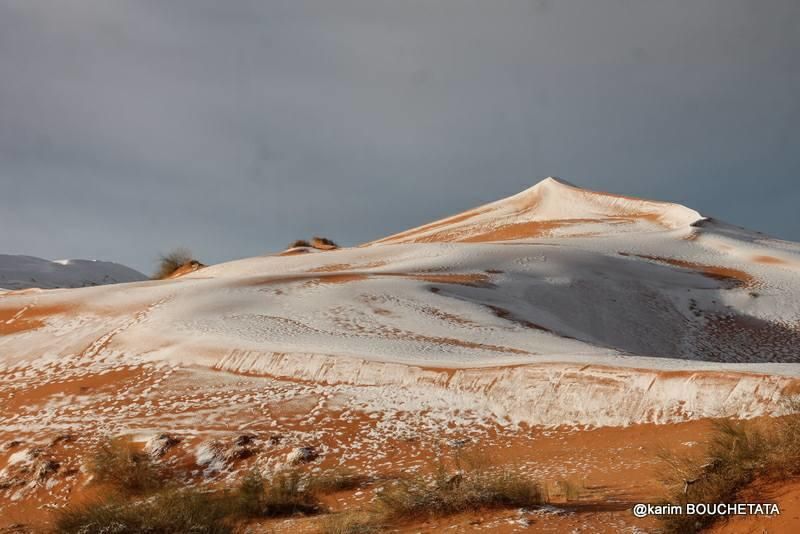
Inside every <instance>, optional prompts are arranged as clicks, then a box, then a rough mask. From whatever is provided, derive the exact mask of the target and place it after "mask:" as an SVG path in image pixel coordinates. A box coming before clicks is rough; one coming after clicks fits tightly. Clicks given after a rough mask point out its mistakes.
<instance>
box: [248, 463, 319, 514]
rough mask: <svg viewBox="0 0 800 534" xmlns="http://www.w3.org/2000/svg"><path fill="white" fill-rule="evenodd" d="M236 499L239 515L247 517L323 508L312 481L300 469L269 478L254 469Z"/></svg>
mask: <svg viewBox="0 0 800 534" xmlns="http://www.w3.org/2000/svg"><path fill="white" fill-rule="evenodd" d="M233 501H234V509H235V511H236V513H237V515H239V516H243V517H282V516H289V515H294V514H313V513H316V512H319V511H320V510H321V506H320V503H319V501H318V500H317V498H316V496H315V495H314V492H313V491H312V490H311V489H310V485H309V484H308V482H307V481H304V480H303V477H302V475H301V474H300V473H299V472H297V471H289V472H286V473H279V474H277V475H276V476H275V477H274V478H273V479H272V480H269V481H267V480H265V479H264V478H263V477H262V476H261V475H260V474H259V473H258V472H256V471H251V472H250V473H248V475H247V476H245V478H244V479H243V480H242V483H241V484H240V486H239V488H238V489H237V491H236V493H235V494H234V495H233Z"/></svg>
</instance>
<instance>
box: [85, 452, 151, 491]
mask: <svg viewBox="0 0 800 534" xmlns="http://www.w3.org/2000/svg"><path fill="white" fill-rule="evenodd" d="M88 467H89V472H90V473H91V474H92V475H93V476H94V479H95V480H96V481H97V482H101V483H106V484H110V485H111V486H113V487H114V488H115V489H117V490H118V491H122V492H124V493H127V494H143V493H147V492H150V491H154V490H157V489H159V488H161V487H162V486H163V485H164V474H163V473H161V472H160V470H159V469H158V467H157V466H156V464H155V463H153V460H152V459H151V457H150V455H149V454H147V453H145V452H144V451H140V450H139V449H137V448H136V446H135V445H134V444H133V443H131V442H130V441H128V440H125V439H107V440H104V441H103V442H101V443H100V445H99V446H98V447H97V450H96V451H95V453H94V455H92V457H91V458H90V460H89V466H88Z"/></svg>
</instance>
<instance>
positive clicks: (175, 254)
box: [153, 248, 200, 280]
mask: <svg viewBox="0 0 800 534" xmlns="http://www.w3.org/2000/svg"><path fill="white" fill-rule="evenodd" d="M190 263H197V264H198V265H200V262H198V261H197V260H196V259H194V258H193V257H192V252H191V251H190V250H189V249H187V248H176V249H174V250H172V251H170V252H168V253H166V254H162V255H161V257H160V258H159V260H158V268H157V269H156V272H155V274H154V275H153V279H154V280H163V279H165V278H168V277H169V276H170V275H172V274H173V273H174V272H175V271H177V270H178V269H180V268H181V267H183V266H184V265H187V264H190Z"/></svg>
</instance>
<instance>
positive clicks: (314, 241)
mask: <svg viewBox="0 0 800 534" xmlns="http://www.w3.org/2000/svg"><path fill="white" fill-rule="evenodd" d="M311 246H312V247H314V248H319V249H322V250H328V249H332V248H339V245H337V244H336V243H334V242H333V241H332V240H330V239H328V238H327V237H320V236H314V237H313V238H311Z"/></svg>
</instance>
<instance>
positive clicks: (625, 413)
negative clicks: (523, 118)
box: [0, 179, 800, 425]
mask: <svg viewBox="0 0 800 534" xmlns="http://www.w3.org/2000/svg"><path fill="white" fill-rule="evenodd" d="M1 285H2V283H0V286H1ZM798 325H800V245H797V244H794V243H787V242H783V241H778V240H774V239H770V238H768V237H766V236H764V235H761V234H759V233H756V232H750V231H747V230H743V229H740V228H737V227H735V226H731V225H728V224H726V223H722V222H720V221H716V220H713V219H709V218H706V217H703V216H702V215H700V214H699V213H697V212H696V211H694V210H691V209H689V208H686V207H683V206H679V205H675V204H669V203H664V202H654V201H647V200H639V199H631V198H627V197H621V196H616V195H609V194H605V193H595V192H590V191H586V190H583V189H580V188H577V187H575V186H572V185H569V184H566V183H564V182H562V181H558V180H555V179H547V180H545V181H543V182H541V183H539V184H537V185H536V186H534V187H533V188H531V189H529V190H527V191H524V192H522V193H520V194H518V195H515V196H513V197H510V198H508V199H504V200H500V201H497V202H493V203H491V204H487V205H486V206H483V207H479V208H476V209H474V210H470V211H468V212H466V213H464V214H460V215H456V216H454V217H450V218H447V219H444V220H442V221H438V222H434V223H430V224H427V225H424V226H422V227H419V228H415V229H412V230H408V231H405V232H402V233H400V234H397V235H395V236H392V237H390V238H386V239H383V240H380V241H377V242H375V243H371V244H367V245H364V246H361V247H355V248H348V249H340V250H335V251H327V252H318V253H314V254H292V255H281V254H278V255H273V256H264V257H257V258H249V259H245V260H240V261H234V262H229V263H225V264H220V265H216V266H211V267H207V268H204V269H202V270H199V271H197V272H194V273H190V274H187V275H185V276H183V277H181V278H179V279H175V280H167V281H160V282H145V283H139V284H127V285H125V286H120V287H114V286H106V287H98V288H86V289H79V290H71V291H61V292H56V293H48V292H44V293H37V294H32V295H14V294H6V295H4V296H2V297H0V369H5V370H6V372H9V373H12V372H13V373H16V374H17V375H20V373H22V374H24V373H26V372H27V371H26V370H27V369H36V373H39V374H38V375H37V376H42V377H46V376H48V373H49V372H51V371H52V372H56V371H53V370H54V369H57V373H59V374H62V375H63V374H64V373H69V372H70V371H69V370H68V368H69V364H68V362H70V361H74V362H76V365H77V362H80V367H81V372H85V366H86V365H90V366H91V365H94V366H95V367H96V368H97V369H106V368H114V367H118V366H122V365H137V364H141V363H143V362H147V363H158V364H169V365H177V366H195V367H196V366H200V367H204V368H209V369H216V370H222V371H227V372H232V373H241V374H251V375H264V376H274V377H280V378H291V379H302V380H307V381H311V382H319V383H325V384H337V383H338V384H348V385H353V386H358V387H390V388H392V389H391V391H392V395H391V397H392V398H393V399H395V400H396V401H397V402H399V403H401V404H402V403H403V402H409V403H410V404H408V405H406V408H408V409H410V410H413V409H415V408H414V406H417V407H418V408H419V407H421V406H422V404H424V402H422V404H420V402H421V401H420V400H419V399H420V398H422V399H424V398H425V393H424V392H425V391H439V392H441V391H445V390H446V391H448V392H450V393H451V394H456V397H454V398H462V397H458V395H462V396H465V397H463V398H464V399H467V398H470V399H471V398H476V399H484V401H485V406H486V409H487V410H489V411H491V412H492V413H495V414H500V413H502V414H504V416H505V417H508V418H510V419H513V420H515V421H527V422H530V423H542V424H559V423H571V424H581V423H588V424H603V425H617V424H627V423H631V422H640V421H656V422H664V421H674V420H678V419H681V418H691V417H700V416H715V415H731V414H733V415H736V414H738V415H742V416H752V415H757V414H759V413H762V412H763V411H770V410H772V409H774V408H775V406H776V404H775V402H776V401H777V399H778V398H779V397H780V396H781V392H782V391H783V390H784V389H785V388H788V387H792V386H793V384H794V383H795V381H796V380H795V377H797V376H798V374H800V351H798V347H800V328H799V327H798ZM48 369H50V370H51V371H48ZM397 399H399V400H397ZM409 399H414V400H413V402H412V401H411V400H409ZM626 399H627V401H629V402H626ZM469 402H471V403H472V404H471V405H473V406H474V405H480V402H478V401H469ZM456 404H457V403H456ZM534 405H535V406H537V409H536V410H532V409H531V406H534Z"/></svg>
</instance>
